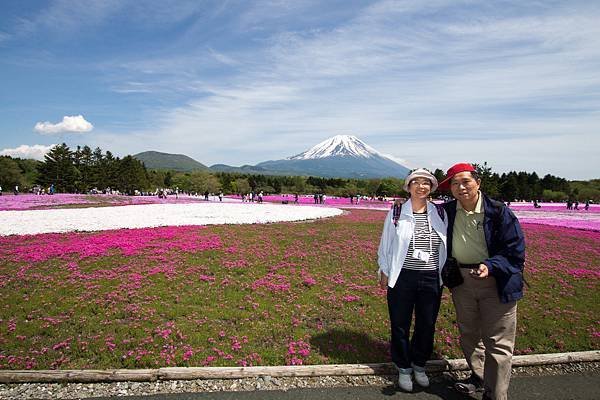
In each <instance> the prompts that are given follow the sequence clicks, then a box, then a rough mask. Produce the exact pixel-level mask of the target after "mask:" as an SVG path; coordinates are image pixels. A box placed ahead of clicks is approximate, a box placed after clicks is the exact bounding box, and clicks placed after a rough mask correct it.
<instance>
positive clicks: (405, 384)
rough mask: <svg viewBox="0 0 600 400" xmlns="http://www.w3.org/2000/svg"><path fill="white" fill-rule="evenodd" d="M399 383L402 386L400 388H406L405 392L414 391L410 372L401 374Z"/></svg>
mask: <svg viewBox="0 0 600 400" xmlns="http://www.w3.org/2000/svg"><path fill="white" fill-rule="evenodd" d="M398 385H399V386H400V389H402V390H404V391H405V392H412V390H413V383H412V378H411V376H410V374H402V373H401V374H399V375H398Z"/></svg>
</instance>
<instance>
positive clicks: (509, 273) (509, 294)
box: [444, 194, 525, 303]
mask: <svg viewBox="0 0 600 400" xmlns="http://www.w3.org/2000/svg"><path fill="white" fill-rule="evenodd" d="M444 208H445V210H446V213H447V214H448V256H450V255H452V234H453V231H454V220H455V219H456V200H453V201H450V202H448V203H445V204H444ZM483 210H484V211H483V213H484V217H483V230H484V233H485V242H486V244H487V250H488V254H489V258H488V259H486V260H483V261H482V262H483V263H484V264H485V265H487V267H488V271H489V274H490V275H491V276H493V277H494V278H495V279H496V286H497V287H498V296H499V297H500V301H501V302H502V303H508V302H511V301H515V300H519V299H520V298H522V297H523V266H524V264H525V238H524V236H523V231H522V230H521V225H520V224H519V221H518V220H517V217H516V216H515V214H513V212H512V211H511V210H510V208H508V207H507V206H506V205H505V204H504V203H501V202H499V201H496V200H492V199H490V198H489V197H488V196H486V195H485V194H483Z"/></svg>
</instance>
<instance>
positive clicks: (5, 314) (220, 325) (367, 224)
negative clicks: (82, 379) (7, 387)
mask: <svg viewBox="0 0 600 400" xmlns="http://www.w3.org/2000/svg"><path fill="white" fill-rule="evenodd" d="M385 215H386V214H385V212H384V211H376V210H358V209H351V210H347V212H345V214H344V215H341V216H338V217H334V218H331V219H328V220H319V221H316V222H310V223H277V224H264V225H261V224H255V225H221V226H218V225H215V226H210V227H189V226H188V227H186V226H184V227H163V228H154V229H130V230H116V231H103V232H95V233H65V234H42V235H33V236H7V237H0V247H1V248H2V250H3V251H2V252H0V369H48V368H55V369H83V368H88V369H111V368H157V367H162V366H250V365H281V364H288V365H306V364H322V363H329V364H344V363H366V362H385V361H389V359H390V358H389V344H388V339H389V321H388V312H387V305H386V300H385V296H386V291H385V290H383V289H381V288H380V287H379V285H378V284H377V274H376V270H377V266H376V258H377V248H378V244H379V238H380V235H381V230H382V226H383V219H384V217H385ZM523 230H524V232H525V235H526V240H527V246H528V247H527V261H526V265H525V277H526V279H527V280H528V282H529V283H530V284H531V288H529V289H526V294H525V298H524V299H523V300H522V301H521V302H520V303H519V325H518V329H519V331H518V338H517V345H516V353H518V354H528V353H541V352H553V351H554V352H562V351H579V350H592V349H597V348H598V346H600V329H599V328H598V326H599V325H598V324H599V321H598V317H597V316H598V315H600V299H599V298H598V293H600V290H598V289H600V287H599V283H600V249H599V246H598V245H597V244H598V243H599V239H600V232H597V231H589V230H578V229H570V228H564V227H556V226H547V225H539V224H528V223H524V224H523ZM455 321H456V317H455V315H454V310H453V307H452V303H451V297H450V295H449V293H448V291H444V293H443V295H442V307H441V310H440V317H439V319H438V323H437V331H436V337H435V355H434V356H435V357H437V358H440V357H448V358H455V357H460V356H461V351H460V346H459V335H458V329H457V327H456V323H455Z"/></svg>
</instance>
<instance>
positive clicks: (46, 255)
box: [0, 226, 221, 262]
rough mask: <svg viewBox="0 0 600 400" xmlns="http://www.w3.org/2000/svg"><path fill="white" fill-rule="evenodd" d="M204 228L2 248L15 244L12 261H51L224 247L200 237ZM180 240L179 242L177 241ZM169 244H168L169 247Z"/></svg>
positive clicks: (62, 237)
mask: <svg viewBox="0 0 600 400" xmlns="http://www.w3.org/2000/svg"><path fill="white" fill-rule="evenodd" d="M202 229H205V228H204V227H195V226H190V227H160V228H144V229H130V230H127V229H122V230H117V231H108V232H100V233H95V234H82V233H64V234H43V235H26V236H14V237H0V246H4V245H5V244H7V245H8V244H9V243H10V244H11V245H12V246H11V247H12V249H11V250H8V252H7V255H8V256H9V258H10V259H11V260H12V261H17V262H19V261H27V262H41V261H46V260H49V259H51V258H61V259H66V258H68V257H71V256H72V255H73V254H77V255H78V257H79V258H81V259H83V258H89V257H98V256H105V255H108V254H109V252H110V251H114V250H118V251H119V252H120V253H121V254H123V255H124V256H134V255H137V254H139V253H140V252H141V251H142V250H146V251H151V252H152V253H153V254H154V257H157V256H159V255H160V254H163V253H165V252H167V251H171V250H179V251H183V252H194V251H202V250H206V249H214V248H218V247H220V246H221V241H220V238H219V237H218V236H214V235H208V236H206V237H203V236H201V237H198V232H199V230H202ZM175 239H176V240H175ZM165 244H166V245H165Z"/></svg>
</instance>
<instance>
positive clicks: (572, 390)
mask: <svg viewBox="0 0 600 400" xmlns="http://www.w3.org/2000/svg"><path fill="white" fill-rule="evenodd" d="M120 398H122V399H127V400H242V399H243V400H259V399H260V400H263V399H264V400H275V399H282V400H317V399H323V400H334V399H335V400H339V399H344V400H346V399H349V400H352V399H356V400H383V399H387V400H390V399H393V400H395V399H404V400H433V399H443V400H469V399H481V395H478V396H476V397H469V396H463V395H460V394H458V393H456V392H455V391H454V390H453V389H452V388H451V387H450V385H449V384H448V383H445V382H444V383H436V384H433V385H432V386H431V387H429V388H427V389H425V390H420V389H419V390H416V391H415V392H414V393H402V392H398V391H397V389H396V388H394V387H392V386H390V387H377V386H369V387H345V388H323V389H292V390H288V391H286V392H284V391H254V392H216V393H186V394H166V395H152V396H129V397H120ZM509 398H510V399H511V400H598V399H600V374H588V375H558V376H535V377H533V376H517V377H513V378H512V380H511V386H510V392H509ZM96 399H97V400H100V399H102V400H104V399H106V400H108V398H96Z"/></svg>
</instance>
